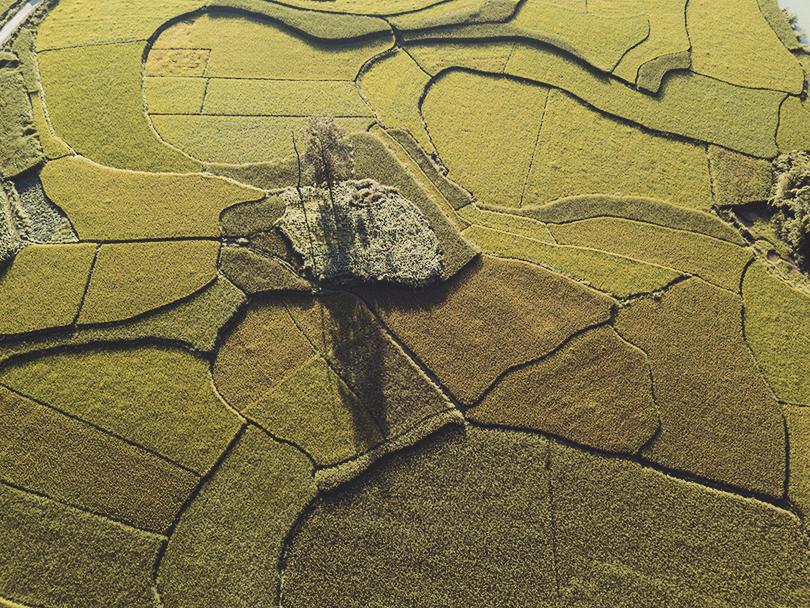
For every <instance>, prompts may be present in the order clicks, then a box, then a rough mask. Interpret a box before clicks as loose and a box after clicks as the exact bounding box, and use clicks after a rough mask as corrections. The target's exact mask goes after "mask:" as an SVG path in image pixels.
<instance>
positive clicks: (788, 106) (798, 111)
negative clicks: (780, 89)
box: [776, 97, 810, 152]
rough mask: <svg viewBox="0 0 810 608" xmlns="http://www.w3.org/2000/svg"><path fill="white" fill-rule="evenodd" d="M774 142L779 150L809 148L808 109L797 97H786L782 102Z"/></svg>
mask: <svg viewBox="0 0 810 608" xmlns="http://www.w3.org/2000/svg"><path fill="white" fill-rule="evenodd" d="M776 143H777V145H778V146H779V151H780V152H791V151H792V150H805V149H807V148H810V109H808V108H807V107H806V106H805V105H803V104H802V102H801V101H799V98H798V97H788V98H787V99H786V100H785V102H784V103H783V104H782V107H781V109H780V111H779V131H778V132H777V134H776Z"/></svg>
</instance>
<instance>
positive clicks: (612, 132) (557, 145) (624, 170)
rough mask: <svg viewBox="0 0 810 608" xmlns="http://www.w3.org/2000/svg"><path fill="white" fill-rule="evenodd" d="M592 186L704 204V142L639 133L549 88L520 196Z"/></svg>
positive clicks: (536, 199) (529, 198)
mask: <svg viewBox="0 0 810 608" xmlns="http://www.w3.org/2000/svg"><path fill="white" fill-rule="evenodd" d="M597 193H603V194H608V195H629V196H644V197H654V198H658V199H662V200H665V201H668V202H671V203H674V204H676V205H679V206H682V207H689V208H693V209H709V208H710V207H711V206H712V203H713V201H712V188H711V180H710V177H709V167H708V163H707V161H706V147H705V146H704V145H700V144H696V143H691V142H685V141H678V140H675V139H671V138H668V137H664V136H661V135H653V134H650V133H646V132H645V131H644V130H642V129H641V128H640V127H638V126H637V125H633V124H629V123H626V122H620V121H617V120H615V119H613V118H610V117H608V116H605V115H603V114H600V113H599V112H596V111H594V110H593V109H591V108H589V107H587V106H586V105H585V104H583V103H582V102H581V101H579V100H577V99H575V98H574V97H572V96H571V95H570V94H568V93H565V92H564V91H561V90H559V89H552V91H551V92H550V93H549V96H548V102H547V104H546V109H545V113H544V115H543V124H542V127H541V129H540V135H539V137H538V140H537V149H536V150H535V151H534V154H533V159H532V163H531V169H530V171H529V175H528V178H527V179H526V188H525V191H524V193H523V197H522V201H521V204H522V205H531V204H542V203H545V202H548V201H552V200H555V199H559V198H565V197H567V196H572V195H577V194H597Z"/></svg>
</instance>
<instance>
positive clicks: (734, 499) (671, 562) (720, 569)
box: [550, 444, 810, 608]
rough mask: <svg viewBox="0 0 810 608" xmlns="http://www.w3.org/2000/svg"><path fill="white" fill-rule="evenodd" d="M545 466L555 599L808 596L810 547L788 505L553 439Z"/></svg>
mask: <svg viewBox="0 0 810 608" xmlns="http://www.w3.org/2000/svg"><path fill="white" fill-rule="evenodd" d="M550 469H551V486H552V487H553V488H554V492H553V494H552V505H553V512H554V522H555V540H556V545H555V546H556V551H557V553H556V557H557V560H556V564H557V573H558V576H559V588H560V600H561V602H560V604H559V605H565V606H588V607H589V608H609V607H610V608H612V607H621V608H631V607H634V606H673V607H677V608H688V607H693V606H705V607H711V608H724V607H726V606H751V607H752V608H753V607H756V608H768V607H771V606H803V605H807V604H808V602H810V586H809V585H808V580H810V570H809V569H808V563H810V562H809V561H808V558H810V554H808V549H807V546H806V544H805V540H804V536H803V534H802V531H801V528H800V522H799V520H798V519H797V518H796V517H795V516H794V515H792V514H791V513H789V512H788V511H785V510H783V509H781V508H778V507H774V506H772V505H769V504H767V503H764V502H761V501H758V500H754V499H751V498H743V497H741V496H737V495H735V494H730V493H726V492H720V491H717V490H714V489H710V488H706V487H703V486H700V485H698V484H695V483H689V482H685V481H682V480H678V479H673V478H672V477H670V476H668V475H666V474H663V473H660V472H658V471H654V470H651V469H649V468H647V467H643V466H641V465H640V464H638V463H635V462H628V461H625V460H622V459H619V458H605V457H601V456H596V455H592V454H588V453H585V452H582V451H580V450H577V449H574V448H570V447H564V446H561V445H557V444H552V447H551V457H550ZM629 505H632V507H629Z"/></svg>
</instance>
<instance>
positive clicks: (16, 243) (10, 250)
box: [0, 188, 24, 285]
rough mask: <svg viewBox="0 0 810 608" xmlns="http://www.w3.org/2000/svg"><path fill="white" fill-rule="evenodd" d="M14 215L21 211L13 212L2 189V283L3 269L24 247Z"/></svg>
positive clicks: (0, 196)
mask: <svg viewBox="0 0 810 608" xmlns="http://www.w3.org/2000/svg"><path fill="white" fill-rule="evenodd" d="M15 212H16V213H15ZM12 214H14V215H19V211H18V210H14V212H13V211H12V208H11V206H10V205H9V200H8V196H7V195H6V193H5V190H3V189H2V188H0V281H2V280H3V279H2V276H3V275H2V269H3V268H4V267H5V266H6V265H7V264H8V263H9V262H11V261H12V260H13V259H14V256H15V255H17V253H18V252H19V251H20V249H22V248H23V246H24V245H23V242H22V241H21V240H20V236H19V234H17V228H16V226H15V223H14V220H12ZM0 285H2V283H0Z"/></svg>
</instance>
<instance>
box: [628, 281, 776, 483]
mask: <svg viewBox="0 0 810 608" xmlns="http://www.w3.org/2000/svg"><path fill="white" fill-rule="evenodd" d="M741 317H742V301H741V299H740V298H739V296H737V295H736V294H731V293H729V292H727V291H723V290H720V289H718V288H716V287H713V286H711V285H709V284H708V283H705V282H703V281H701V280H700V279H697V278H692V279H688V280H686V281H683V282H681V283H678V284H677V285H675V286H674V287H672V288H670V289H669V290H668V291H667V292H666V293H665V294H664V296H663V297H662V298H661V299H660V300H658V301H656V300H654V299H646V300H642V301H639V302H637V303H635V304H633V305H632V306H630V307H627V308H624V309H621V310H620V311H619V313H618V316H617V318H616V322H615V327H616V330H617V331H618V332H619V334H620V335H621V336H622V337H623V338H624V339H626V340H628V341H629V342H631V343H632V344H634V345H636V346H638V347H639V348H640V349H642V350H643V351H644V352H645V353H646V354H647V357H648V360H649V363H650V366H651V368H652V377H653V393H654V395H655V401H656V404H657V405H658V411H659V414H660V417H661V430H660V432H659V433H658V434H657V435H656V436H655V438H654V439H653V440H652V442H651V443H650V444H649V445H647V446H645V447H644V448H643V449H642V450H641V455H642V456H643V457H644V458H646V459H648V460H650V461H652V462H655V463H658V464H660V465H662V466H664V467H667V468H670V469H675V470H679V471H684V472H687V473H692V474H694V475H697V476H699V477H703V478H706V479H710V480H714V481H717V482H721V483H724V484H729V485H732V486H736V487H738V488H742V489H744V490H748V491H751V492H757V493H760V494H766V495H768V496H773V497H777V498H778V497H781V496H782V495H783V493H784V489H785V429H784V421H783V419H782V414H781V412H780V411H779V406H778V404H777V403H776V400H775V399H774V398H773V396H772V393H771V391H770V389H769V388H768V387H767V385H766V384H765V382H764V381H763V380H762V377H761V376H760V374H759V370H758V369H757V366H756V363H755V361H754V358H753V357H752V356H751V353H750V351H749V350H748V345H747V344H746V343H745V340H744V337H743V332H742V326H741V320H742V319H741ZM695 370H698V372H696V371H695Z"/></svg>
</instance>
